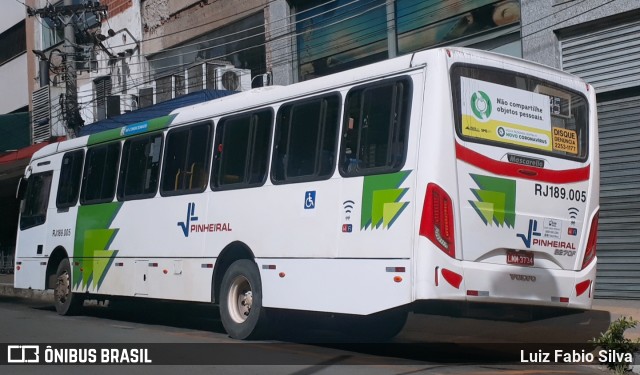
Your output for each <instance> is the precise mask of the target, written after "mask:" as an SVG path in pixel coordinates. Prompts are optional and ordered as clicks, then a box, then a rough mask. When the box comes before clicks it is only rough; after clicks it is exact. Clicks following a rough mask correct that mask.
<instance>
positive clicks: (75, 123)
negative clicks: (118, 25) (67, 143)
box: [64, 0, 84, 136]
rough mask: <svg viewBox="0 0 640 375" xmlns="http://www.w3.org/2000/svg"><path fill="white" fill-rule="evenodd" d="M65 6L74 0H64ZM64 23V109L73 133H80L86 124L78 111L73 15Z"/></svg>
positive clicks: (71, 3)
mask: <svg viewBox="0 0 640 375" xmlns="http://www.w3.org/2000/svg"><path fill="white" fill-rule="evenodd" d="M64 5H65V6H67V7H68V6H70V5H73V0H64ZM66 21H67V22H65V24H64V52H65V56H66V57H67V58H66V75H65V78H66V79H65V94H66V95H65V101H64V109H65V114H66V115H67V126H68V128H69V129H72V130H73V135H74V136H76V135H77V134H78V129H79V128H80V126H82V125H84V121H83V120H82V117H80V112H79V111H78V82H77V75H76V47H75V44H76V33H75V30H74V25H73V16H71V17H68V18H67V19H66Z"/></svg>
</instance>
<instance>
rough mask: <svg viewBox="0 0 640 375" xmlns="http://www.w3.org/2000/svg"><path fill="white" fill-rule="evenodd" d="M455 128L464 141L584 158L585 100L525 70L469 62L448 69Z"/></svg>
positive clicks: (586, 143)
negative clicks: (504, 68)
mask: <svg viewBox="0 0 640 375" xmlns="http://www.w3.org/2000/svg"><path fill="white" fill-rule="evenodd" d="M451 86H452V95H453V105H454V114H455V124H456V132H457V134H458V136H459V137H460V138H462V139H463V140H465V141H471V142H477V143H484V144H490V145H496V146H500V147H506V148H510V149H516V150H523V151H528V152H534V153H538V154H546V155H551V156H555V157H560V158H564V159H570V160H576V161H585V160H586V158H587V156H588V147H587V145H588V108H587V100H586V99H585V98H584V97H583V96H582V95H580V94H578V93H575V92H572V91H569V90H567V89H566V88H562V87H560V86H558V85H556V84H554V83H551V82H548V81H543V80H541V79H538V78H534V77H532V76H529V75H527V74H522V73H517V72H511V71H505V70H500V69H494V68H487V67H477V66H472V65H461V64H460V65H456V66H454V67H453V69H452V70H451Z"/></svg>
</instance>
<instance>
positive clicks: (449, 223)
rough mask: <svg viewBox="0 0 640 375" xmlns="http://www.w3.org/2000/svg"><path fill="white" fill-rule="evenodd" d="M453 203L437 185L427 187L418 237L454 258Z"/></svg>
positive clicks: (431, 184)
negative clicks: (425, 239)
mask: <svg viewBox="0 0 640 375" xmlns="http://www.w3.org/2000/svg"><path fill="white" fill-rule="evenodd" d="M453 229H454V228H453V203H452V202H451V197H449V195H448V194H447V193H446V192H445V191H444V190H443V189H442V188H441V187H440V186H438V185H436V184H434V183H430V184H429V185H427V195H426V197H425V200H424V206H423V209H422V220H421V222H420V235H421V236H425V237H427V238H428V239H429V240H431V242H433V243H434V244H435V245H436V246H438V247H439V248H440V250H442V251H444V252H445V253H446V254H447V255H449V256H450V257H452V258H455V255H456V248H455V241H454V230H453Z"/></svg>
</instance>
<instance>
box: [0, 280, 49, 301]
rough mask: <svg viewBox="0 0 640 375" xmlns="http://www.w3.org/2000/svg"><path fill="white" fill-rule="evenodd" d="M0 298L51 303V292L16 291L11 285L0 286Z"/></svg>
mask: <svg viewBox="0 0 640 375" xmlns="http://www.w3.org/2000/svg"><path fill="white" fill-rule="evenodd" d="M0 296H5V297H17V298H27V299H33V300H37V301H45V302H51V303H53V290H33V289H16V288H14V287H13V285H12V284H0Z"/></svg>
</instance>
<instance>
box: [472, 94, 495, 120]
mask: <svg viewBox="0 0 640 375" xmlns="http://www.w3.org/2000/svg"><path fill="white" fill-rule="evenodd" d="M491 109H492V107H491V98H490V97H489V95H487V93H486V92H484V91H480V90H478V91H476V92H474V93H473V95H471V110H472V111H473V114H474V115H475V116H476V117H477V118H478V119H479V120H488V119H489V116H491Z"/></svg>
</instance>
